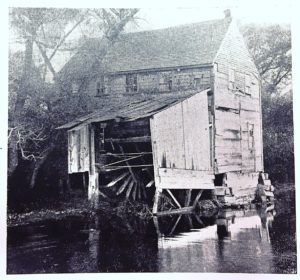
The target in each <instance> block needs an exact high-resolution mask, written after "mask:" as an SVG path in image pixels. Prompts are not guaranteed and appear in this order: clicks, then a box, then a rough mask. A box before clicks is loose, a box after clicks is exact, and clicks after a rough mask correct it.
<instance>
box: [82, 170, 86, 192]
mask: <svg viewBox="0 0 300 280" xmlns="http://www.w3.org/2000/svg"><path fill="white" fill-rule="evenodd" d="M82 185H83V191H84V192H85V191H86V190H87V183H86V177H85V173H84V172H83V173H82ZM85 194H86V193H85Z"/></svg>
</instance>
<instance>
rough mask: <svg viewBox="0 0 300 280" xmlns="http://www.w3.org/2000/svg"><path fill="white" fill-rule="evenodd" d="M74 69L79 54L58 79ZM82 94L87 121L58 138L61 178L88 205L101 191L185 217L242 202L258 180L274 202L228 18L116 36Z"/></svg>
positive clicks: (256, 86) (245, 66)
mask: <svg viewBox="0 0 300 280" xmlns="http://www.w3.org/2000/svg"><path fill="white" fill-rule="evenodd" d="M78 62H80V63H82V67H86V65H87V64H88V63H90V62H91V58H89V57H88V55H87V54H82V53H78V54H77V55H75V56H74V57H73V58H72V59H71V60H70V61H69V62H68V64H67V65H66V66H65V69H64V71H71V70H70V69H73V67H74V65H75V63H76V64H78ZM100 68H101V70H100ZM103 69H105V71H103ZM71 81H72V85H71V86H72V87H74V89H75V90H74V92H75V93H76V88H78V87H79V84H78V83H79V82H78V81H77V80H76V77H75V78H74V79H73V80H71ZM85 94H86V95H87V96H88V97H89V98H90V100H91V102H90V106H94V109H95V110H94V112H93V113H91V114H89V115H86V116H83V117H81V118H78V119H76V120H74V121H72V122H70V123H67V124H65V125H63V126H61V127H60V128H64V129H67V130H68V139H69V144H68V145H69V147H68V159H69V170H68V172H69V174H71V176H72V174H75V173H82V174H85V176H84V179H86V180H88V194H89V198H90V199H93V200H95V199H97V197H98V196H99V194H100V195H104V194H103V191H102V190H104V189H105V188H112V189H114V190H115V193H116V195H120V196H121V195H124V196H126V197H127V198H128V199H130V198H133V199H143V198H145V197H146V196H147V194H148V196H149V190H150V189H153V190H155V196H154V197H155V198H154V199H153V201H154V207H153V212H154V213H157V212H160V205H161V204H163V203H165V202H166V201H169V202H170V204H171V205H173V206H172V207H174V208H179V209H180V211H181V210H182V209H185V210H190V209H191V208H193V207H195V206H196V204H197V201H198V200H199V198H200V197H201V195H204V194H206V196H209V194H212V195H216V196H217V197H218V198H220V199H224V198H227V200H228V199H232V200H235V201H236V200H240V201H241V200H247V201H248V200H250V199H252V198H253V197H254V194H255V192H256V189H257V184H258V181H259V180H260V182H259V183H260V186H262V185H264V186H263V187H262V191H263V192H265V191H266V193H267V194H269V195H272V194H270V192H269V191H270V188H272V187H271V185H270V181H269V180H267V179H268V178H267V174H264V173H263V171H264V170H263V143H262V118H261V86H260V77H259V73H258V70H257V68H256V66H255V65H254V62H253V59H252V58H251V56H250V54H249V52H248V50H247V47H246V45H245V43H244V40H243V38H242V35H241V34H240V32H239V30H238V28H237V26H236V24H235V22H234V21H233V20H232V19H231V17H230V14H228V13H227V15H226V17H225V18H224V19H220V20H213V21H207V22H201V23H195V24H190V25H183V26H178V27H172V28H166V29H161V30H153V31H144V32H137V33H127V34H123V35H121V36H120V37H119V39H118V40H117V42H116V43H115V44H114V45H113V47H112V48H111V49H110V50H109V51H108V53H107V55H106V56H105V59H104V61H102V64H101V65H100V66H99V73H98V74H97V73H96V74H95V75H93V77H90V79H89V83H88V85H87V86H86V88H85ZM91 108H92V107H91ZM163 192H164V196H162V193H163ZM153 193H154V192H153ZM264 194H265V193H264ZM160 198H163V199H160ZM175 211H177V210H175Z"/></svg>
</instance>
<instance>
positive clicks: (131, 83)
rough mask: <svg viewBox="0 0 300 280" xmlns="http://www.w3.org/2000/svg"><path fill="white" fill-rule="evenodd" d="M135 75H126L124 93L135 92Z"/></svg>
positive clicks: (136, 87) (136, 88)
mask: <svg viewBox="0 0 300 280" xmlns="http://www.w3.org/2000/svg"><path fill="white" fill-rule="evenodd" d="M137 90H138V86H137V74H127V75H126V92H137Z"/></svg>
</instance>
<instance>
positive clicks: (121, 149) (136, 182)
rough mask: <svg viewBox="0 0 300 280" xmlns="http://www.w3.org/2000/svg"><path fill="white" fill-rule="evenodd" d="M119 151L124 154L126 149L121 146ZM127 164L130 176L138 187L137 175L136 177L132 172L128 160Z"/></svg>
mask: <svg viewBox="0 0 300 280" xmlns="http://www.w3.org/2000/svg"><path fill="white" fill-rule="evenodd" d="M119 149H120V151H121V152H122V153H124V149H123V147H122V146H119ZM131 159H132V158H131ZM125 163H126V166H127V168H128V170H129V172H130V174H131V177H132V179H133V181H134V182H135V184H136V185H137V184H138V180H137V179H136V177H135V175H134V173H133V171H132V168H131V166H130V165H129V163H128V161H127V160H126V161H125Z"/></svg>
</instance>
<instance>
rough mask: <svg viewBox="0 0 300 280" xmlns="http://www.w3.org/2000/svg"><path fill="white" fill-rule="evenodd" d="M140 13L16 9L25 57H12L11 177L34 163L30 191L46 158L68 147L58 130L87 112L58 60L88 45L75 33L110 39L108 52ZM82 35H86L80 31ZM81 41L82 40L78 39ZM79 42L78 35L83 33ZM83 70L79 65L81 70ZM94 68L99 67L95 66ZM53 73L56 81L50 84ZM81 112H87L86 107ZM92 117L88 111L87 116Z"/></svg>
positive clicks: (13, 23)
mask: <svg viewBox="0 0 300 280" xmlns="http://www.w3.org/2000/svg"><path fill="white" fill-rule="evenodd" d="M137 11H138V10H137V9H79V10H76V9H55V8H11V9H10V18H9V19H10V27H11V30H12V31H13V32H15V33H16V34H17V40H18V43H19V44H22V45H23V47H24V49H25V50H24V52H23V53H11V55H10V67H9V131H8V144H9V160H8V171H9V175H11V174H13V172H14V171H15V169H16V167H17V166H18V164H19V163H20V160H31V161H32V162H33V164H32V165H33V169H32V175H31V181H30V186H31V187H34V185H35V181H36V176H37V173H38V172H39V169H40V167H41V166H42V165H43V164H44V162H45V160H46V158H47V157H48V156H49V155H50V154H51V153H52V152H53V151H54V150H57V149H60V148H61V146H62V141H65V139H64V138H65V137H66V136H65V135H64V136H63V135H62V133H61V132H59V131H57V130H55V128H56V127H57V126H58V125H59V124H62V123H64V122H66V121H68V120H69V119H70V118H71V117H74V116H76V115H78V114H80V113H83V112H84V109H85V108H84V107H82V106H79V105H81V103H84V102H80V95H79V97H78V98H77V99H76V100H74V98H73V99H72V98H71V97H70V96H69V95H68V93H69V89H66V88H65V84H64V81H65V80H67V78H68V77H64V76H62V75H58V73H57V70H56V69H55V68H56V67H55V63H54V62H53V60H54V59H55V57H61V55H62V56H64V54H65V52H66V51H68V52H69V53H70V54H72V53H73V54H74V53H76V52H77V51H78V50H79V49H80V47H81V45H80V43H81V42H82V41H80V40H77V39H74V38H73V39H72V35H73V34H74V33H75V30H77V31H78V32H79V31H82V30H87V29H88V28H89V27H91V26H93V32H90V33H87V34H85V35H91V34H93V35H95V33H96V34H97V36H102V37H104V40H105V42H106V45H105V47H106V49H105V50H104V51H103V52H102V53H101V54H100V56H101V57H99V56H98V60H100V61H101V59H103V57H104V56H105V54H106V51H107V48H108V47H109V46H110V45H111V44H112V43H113V42H114V41H115V40H116V38H117V37H118V35H119V34H120V33H121V32H122V31H123V29H124V27H125V25H126V24H127V23H128V22H129V21H132V20H133V19H134V16H135V14H136V13H137ZM79 35H80V32H79ZM75 37H76V36H75ZM77 37H78V34H77ZM81 66H82V65H77V68H78V69H80V68H81ZM91 66H93V65H91ZM49 74H51V76H52V83H49V82H51V79H49ZM80 107H81V108H80ZM85 113H86V112H85Z"/></svg>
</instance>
